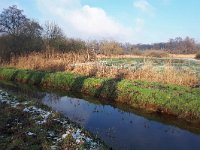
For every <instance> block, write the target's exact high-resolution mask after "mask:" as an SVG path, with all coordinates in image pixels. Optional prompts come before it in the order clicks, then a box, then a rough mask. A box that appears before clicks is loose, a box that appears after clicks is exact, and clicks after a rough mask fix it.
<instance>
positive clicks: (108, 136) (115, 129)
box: [43, 94, 200, 150]
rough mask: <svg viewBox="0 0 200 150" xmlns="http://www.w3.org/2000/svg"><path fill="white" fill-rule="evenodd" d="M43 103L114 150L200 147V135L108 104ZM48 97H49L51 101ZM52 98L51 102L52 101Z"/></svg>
mask: <svg viewBox="0 0 200 150" xmlns="http://www.w3.org/2000/svg"><path fill="white" fill-rule="evenodd" d="M53 95H54V94H47V95H46V96H45V97H44V98H43V102H44V103H45V104H47V105H49V106H51V107H52V108H53V109H54V110H58V111H60V112H62V113H63V114H64V115H65V116H67V117H69V118H70V119H71V120H73V121H75V122H78V123H79V124H80V125H81V126H83V127H85V128H86V129H88V130H90V131H92V132H93V133H94V134H97V135H98V136H99V137H101V139H103V140H104V141H105V142H106V144H108V145H110V146H112V147H113V148H114V149H147V148H148V149H166V150H168V149H176V150H177V149H181V150H182V149H199V147H200V136H198V135H194V134H192V133H190V132H188V131H184V130H182V129H179V128H176V127H173V126H170V125H164V124H162V123H159V122H156V121H151V120H148V119H145V118H144V117H141V116H138V115H135V114H133V113H128V112H124V111H122V110H120V109H118V108H113V107H112V106H109V105H100V104H93V103H90V102H88V101H85V100H83V99H77V98H70V97H67V96H63V97H60V98H59V99H52V98H50V97H54V96H53ZM50 99H51V100H50ZM52 100H53V101H52Z"/></svg>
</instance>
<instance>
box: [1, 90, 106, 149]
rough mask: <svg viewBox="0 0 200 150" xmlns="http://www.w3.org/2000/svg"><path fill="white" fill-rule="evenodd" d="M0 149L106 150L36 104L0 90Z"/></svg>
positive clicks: (85, 134)
mask: <svg viewBox="0 0 200 150" xmlns="http://www.w3.org/2000/svg"><path fill="white" fill-rule="evenodd" d="M0 132H1V136H0V149H44V150H49V149H91V150H92V149H94V150H96V149H106V147H105V146H104V145H103V144H102V143H101V142H100V141H99V140H97V139H95V138H94V137H93V136H91V135H90V133H88V132H87V131H85V130H84V129H82V128H80V127H78V126H77V125H76V124H74V123H72V122H70V121H69V120H68V119H66V118H64V117H63V116H61V115H60V114H59V113H56V112H53V111H51V109H50V108H48V107H47V106H45V105H43V104H41V103H38V102H37V101H34V102H33V100H31V101H26V100H25V99H23V100H21V99H19V98H18V97H14V96H12V95H10V94H8V93H6V92H5V91H2V90H0Z"/></svg>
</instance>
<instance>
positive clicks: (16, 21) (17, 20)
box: [0, 5, 29, 36]
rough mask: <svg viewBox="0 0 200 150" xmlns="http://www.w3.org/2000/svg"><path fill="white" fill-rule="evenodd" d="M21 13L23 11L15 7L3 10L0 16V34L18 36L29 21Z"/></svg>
mask: <svg viewBox="0 0 200 150" xmlns="http://www.w3.org/2000/svg"><path fill="white" fill-rule="evenodd" d="M22 12H23V10H20V9H18V8H17V6H15V5H13V6H10V7H9V8H7V9H4V10H3V11H2V13H1V14H0V32H1V33H7V34H9V35H13V36H18V35H19V34H20V32H21V31H22V30H23V27H24V25H25V24H26V23H27V22H28V21H29V19H28V18H26V16H25V15H23V14H22Z"/></svg>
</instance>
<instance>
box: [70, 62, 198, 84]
mask: <svg viewBox="0 0 200 150" xmlns="http://www.w3.org/2000/svg"><path fill="white" fill-rule="evenodd" d="M67 70H69V71H71V72H74V73H78V74H82V75H88V76H96V77H110V78H125V79H129V80H143V81H150V82H159V83H164V84H177V85H186V86H192V85H194V84H196V83H198V82H199V79H198V77H197V75H196V73H195V72H194V71H192V70H187V71H186V70H177V69H175V68H174V67H172V66H171V65H170V64H166V65H165V66H164V67H163V69H162V70H161V71H160V70H158V69H157V68H156V67H155V66H153V65H152V63H151V62H146V63H145V64H144V66H143V67H141V68H140V69H137V70H130V69H119V68H116V67H108V66H104V65H100V64H97V63H96V64H90V65H87V66H85V65H79V66H73V67H68V68H67Z"/></svg>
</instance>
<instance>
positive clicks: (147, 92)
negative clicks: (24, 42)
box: [0, 68, 200, 122]
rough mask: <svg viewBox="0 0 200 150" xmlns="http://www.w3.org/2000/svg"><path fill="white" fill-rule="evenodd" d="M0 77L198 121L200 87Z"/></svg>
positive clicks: (2, 72)
mask: <svg viewBox="0 0 200 150" xmlns="http://www.w3.org/2000/svg"><path fill="white" fill-rule="evenodd" d="M0 78H1V79H2V80H11V81H15V82H23V83H28V84H33V85H38V86H42V87H46V88H53V89H54V88H55V89H60V90H63V91H66V90H67V91H71V92H78V93H83V94H87V95H89V96H92V97H97V98H104V99H107V100H109V101H115V102H120V103H125V104H127V105H129V106H132V107H137V108H143V109H146V110H149V111H154V112H158V113H164V114H171V115H175V116H177V117H179V118H184V119H186V120H190V121H195V122H196V121H197V122H198V121H199V119H200V97H199V95H200V88H190V87H185V86H177V85H170V84H159V83H153V82H144V81H130V80H125V79H112V78H95V77H88V76H80V75H75V74H72V73H64V72H54V73H51V72H41V71H31V70H20V69H8V68H1V69H0Z"/></svg>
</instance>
